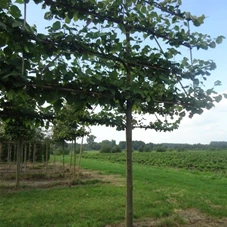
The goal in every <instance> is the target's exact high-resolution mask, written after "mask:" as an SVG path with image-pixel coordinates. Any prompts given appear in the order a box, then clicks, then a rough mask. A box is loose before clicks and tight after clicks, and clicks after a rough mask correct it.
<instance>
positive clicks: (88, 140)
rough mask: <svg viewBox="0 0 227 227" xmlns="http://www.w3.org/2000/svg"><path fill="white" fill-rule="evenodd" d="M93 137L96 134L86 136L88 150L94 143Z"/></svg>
mask: <svg viewBox="0 0 227 227" xmlns="http://www.w3.org/2000/svg"><path fill="white" fill-rule="evenodd" d="M95 138H96V136H94V135H88V137H87V144H88V148H87V149H88V150H89V149H91V150H92V149H93V144H94V142H95Z"/></svg>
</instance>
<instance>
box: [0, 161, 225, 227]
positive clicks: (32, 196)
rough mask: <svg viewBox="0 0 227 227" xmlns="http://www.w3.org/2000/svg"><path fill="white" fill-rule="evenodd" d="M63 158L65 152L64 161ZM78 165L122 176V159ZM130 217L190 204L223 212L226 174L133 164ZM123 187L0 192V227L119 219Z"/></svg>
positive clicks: (95, 225)
mask: <svg viewBox="0 0 227 227" xmlns="http://www.w3.org/2000/svg"><path fill="white" fill-rule="evenodd" d="M68 160H69V157H66V161H68ZM82 167H83V168H86V169H91V170H98V171H101V172H102V173H103V174H121V175H122V176H123V177H124V176H125V166H124V164H119V163H112V162H109V161H104V160H94V159H92V158H91V159H82ZM133 174H134V218H135V219H144V218H160V217H167V216H170V215H172V214H173V213H174V211H175V210H179V209H183V210H185V209H190V208H195V209H197V210H199V211H200V212H203V213H205V214H207V215H211V216H213V217H216V218H220V217H226V216H227V193H226V187H227V178H226V177H224V176H222V175H221V174H215V173H213V174H211V173H199V172H196V173H193V172H189V171H186V170H175V169H168V168H158V167H151V166H143V165H141V164H134V166H133ZM124 204H125V187H122V186H118V185H114V184H94V185H91V184H90V185H81V186H75V187H67V188H52V189H51V188H50V189H25V190H22V191H5V190H2V191H0V226H6V227H8V226H76V227H77V226H78V227H85V226H86V227H88V226H92V227H103V226H105V225H106V224H113V223H120V222H122V221H123V220H124V207H125V205H124Z"/></svg>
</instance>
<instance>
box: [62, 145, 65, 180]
mask: <svg viewBox="0 0 227 227" xmlns="http://www.w3.org/2000/svg"><path fill="white" fill-rule="evenodd" d="M64 143H65V142H63V156H62V168H63V171H62V172H63V177H65V144H64Z"/></svg>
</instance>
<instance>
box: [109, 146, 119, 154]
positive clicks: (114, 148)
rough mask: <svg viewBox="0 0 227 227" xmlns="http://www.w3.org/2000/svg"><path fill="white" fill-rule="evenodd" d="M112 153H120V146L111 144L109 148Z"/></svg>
mask: <svg viewBox="0 0 227 227" xmlns="http://www.w3.org/2000/svg"><path fill="white" fill-rule="evenodd" d="M111 152H112V153H120V152H121V148H120V147H119V146H117V145H116V146H113V147H112V149H111Z"/></svg>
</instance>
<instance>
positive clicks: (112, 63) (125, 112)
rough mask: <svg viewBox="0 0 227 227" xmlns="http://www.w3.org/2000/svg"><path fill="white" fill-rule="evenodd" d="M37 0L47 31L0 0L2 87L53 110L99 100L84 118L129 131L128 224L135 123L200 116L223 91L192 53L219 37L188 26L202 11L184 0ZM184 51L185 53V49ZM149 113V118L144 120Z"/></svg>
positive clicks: (206, 63)
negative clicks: (209, 84)
mask: <svg viewBox="0 0 227 227" xmlns="http://www.w3.org/2000/svg"><path fill="white" fill-rule="evenodd" d="M17 2H18V3H23V1H22V0H17ZM34 2H35V3H36V4H42V8H43V9H45V10H46V12H45V19H46V20H50V21H52V22H53V23H52V25H51V26H49V27H48V29H47V31H46V34H40V33H38V32H37V31H36V28H35V27H34V26H33V27H32V26H30V25H28V24H27V23H23V20H22V19H21V12H20V10H19V9H18V7H17V6H15V5H13V4H12V3H11V1H9V0H8V1H5V2H4V3H1V4H0V6H1V7H2V9H1V11H0V18H1V20H0V21H1V22H0V29H1V30H0V33H1V35H0V46H1V53H0V54H1V58H0V68H1V69H4V70H3V71H1V74H0V75H1V78H0V80H1V81H0V82H1V83H0V84H1V89H4V91H6V92H8V93H9V94H10V95H11V96H12V95H13V94H14V93H13V92H14V89H11V87H13V88H16V89H18V90H19V91H23V92H24V93H26V95H29V96H31V97H32V98H34V99H35V100H36V101H37V103H39V104H40V105H41V104H43V103H44V102H45V101H47V102H49V103H51V104H53V106H54V107H55V109H59V108H61V105H62V103H64V101H65V100H66V101H67V103H68V104H71V103H73V104H76V105H77V106H80V105H82V106H84V105H86V106H87V107H88V108H91V109H92V108H93V107H94V106H99V108H100V109H101V110H100V111H99V112H98V113H97V112H95V113H93V112H94V111H92V110H90V116H92V117H91V118H90V117H87V119H86V117H85V118H84V121H87V122H89V123H90V124H95V123H98V124H103V125H107V126H116V127H117V129H118V130H126V144H127V151H126V154H127V168H126V175H127V202H126V226H127V227H129V226H130V227H131V226H133V202H132V198H133V194H132V193H133V190H132V188H133V184H132V130H133V128H144V129H154V130H156V131H171V130H174V129H177V128H178V126H179V124H180V121H181V120H182V118H183V117H185V116H187V115H189V117H192V116H193V115H194V114H201V113H202V112H203V110H204V109H210V108H212V107H213V106H214V103H215V102H219V101H220V100H221V99H222V95H219V94H217V93H216V92H215V91H214V88H210V89H205V87H204V86H203V82H204V80H206V79H207V77H209V76H210V74H211V73H210V72H211V71H212V70H214V69H215V68H216V65H215V63H214V62H213V61H212V60H200V59H193V56H192V53H193V49H197V50H199V49H203V50H207V49H209V48H215V46H216V44H220V43H221V42H222V40H223V38H224V37H223V36H218V37H217V38H214V39H213V38H211V37H210V36H209V35H206V34H201V33H199V32H192V31H193V29H190V27H192V26H196V27H198V26H200V25H201V24H203V22H204V19H205V16H204V15H202V16H199V17H196V16H193V15H191V14H190V13H189V12H183V11H182V10H181V7H180V6H181V1H180V0H163V1H160V0H156V1H154V0H127V1H122V0H103V1H96V0H86V1H85V0H55V1H54V0H34ZM24 5H25V6H26V3H24ZM25 8H26V7H25ZM184 49H186V50H187V49H188V50H189V51H188V52H189V53H190V54H189V56H182V54H181V53H183V52H184ZM21 57H23V59H24V67H25V70H24V72H23V73H20V72H21V70H20V68H21V64H20V62H21ZM9 84H10V86H9ZM219 84H220V81H217V82H216V84H215V85H219ZM97 109H98V108H97ZM146 114H150V115H152V116H154V117H155V118H154V119H153V120H152V121H151V122H148V121H146V120H144V117H145V116H144V115H146Z"/></svg>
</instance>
